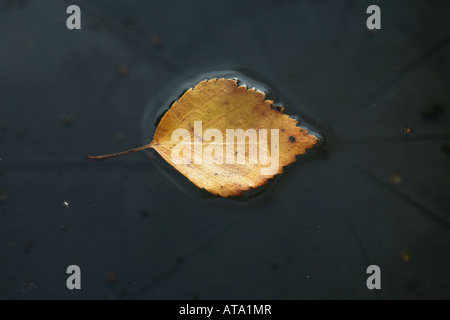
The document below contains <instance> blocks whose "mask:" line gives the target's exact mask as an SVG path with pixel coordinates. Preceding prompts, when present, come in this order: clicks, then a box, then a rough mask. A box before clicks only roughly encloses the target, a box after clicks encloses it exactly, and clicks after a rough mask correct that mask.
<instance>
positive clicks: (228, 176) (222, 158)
mask: <svg viewBox="0 0 450 320" xmlns="http://www.w3.org/2000/svg"><path fill="white" fill-rule="evenodd" d="M265 98H266V96H265V94H264V93H261V92H259V91H256V90H254V89H248V88H247V87H245V86H238V85H237V81H236V80H232V79H212V80H208V81H207V80H205V81H202V82H200V83H199V84H197V85H196V86H195V87H194V88H193V89H189V90H188V91H186V92H185V93H184V94H183V95H182V96H181V97H180V99H179V100H178V101H176V102H174V103H173V105H172V106H171V108H170V109H169V111H168V112H167V113H166V114H165V115H164V117H163V118H162V119H161V122H160V123H159V125H158V127H157V129H156V132H155V135H154V137H153V141H152V142H151V143H149V144H148V145H145V146H142V147H139V148H136V149H131V150H128V151H124V152H120V153H115V154H111V155H106V156H99V157H92V156H88V159H89V160H104V159H107V158H112V157H116V156H120V155H123V154H127V153H131V152H135V151H139V150H144V149H149V148H153V149H155V150H156V151H157V152H158V153H159V154H160V155H161V156H162V157H163V158H164V159H165V160H166V161H167V162H168V163H170V164H171V165H172V166H173V167H174V168H175V169H176V170H178V171H179V172H180V173H182V174H183V175H184V176H186V177H187V178H188V179H189V180H190V181H191V182H193V183H194V184H195V185H196V186H198V187H199V188H202V189H205V190H207V191H209V192H210V193H212V194H215V195H219V196H221V197H229V196H239V195H241V194H242V192H243V191H245V190H250V189H251V188H257V187H259V186H262V185H264V184H266V183H267V180H268V179H271V178H273V177H274V176H275V175H277V174H280V173H282V172H283V167H284V166H286V165H288V164H290V163H292V162H294V161H295V160H296V156H297V155H301V154H304V153H305V152H306V150H307V149H310V148H312V147H313V146H314V145H315V144H316V143H317V141H318V138H317V137H315V136H314V135H311V134H308V132H307V130H306V129H303V128H300V127H297V121H296V120H295V119H292V118H290V117H289V116H288V115H286V114H283V108H282V107H280V106H276V105H274V102H273V101H271V100H265Z"/></svg>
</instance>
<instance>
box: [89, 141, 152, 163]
mask: <svg viewBox="0 0 450 320" xmlns="http://www.w3.org/2000/svg"><path fill="white" fill-rule="evenodd" d="M152 147H153V144H151V143H150V144H146V145H145V146H142V147H138V148H134V149H130V150H126V151H122V152H117V153H112V154H107V155H103V156H86V159H87V160H91V161H103V160H106V159H111V158H116V157H120V156H124V155H126V154H129V153H133V152H137V151H141V150H146V149H150V148H152Z"/></svg>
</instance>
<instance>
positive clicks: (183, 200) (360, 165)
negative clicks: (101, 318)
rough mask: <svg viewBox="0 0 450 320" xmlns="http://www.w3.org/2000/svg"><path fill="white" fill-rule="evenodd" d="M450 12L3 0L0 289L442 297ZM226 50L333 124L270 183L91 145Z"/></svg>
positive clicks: (435, 8)
mask: <svg viewBox="0 0 450 320" xmlns="http://www.w3.org/2000/svg"><path fill="white" fill-rule="evenodd" d="M69 4H77V5H79V6H80V8H81V16H82V29H81V30H71V31H70V30H68V29H67V28H66V19H67V17H68V15H67V14H66V8H67V6H68V5H69ZM370 4H377V5H379V6H380V7H381V17H382V21H381V23H382V29H381V30H378V31H376V32H371V31H369V30H368V29H367V28H366V19H367V17H368V15H367V14H366V8H367V7H368V6H369V5H370ZM449 16H450V2H449V1H445V0H440V1H438V0H434V1H431V0H430V1H425V0H422V1H399V0H395V1H377V0H371V1H351V0H349V1H344V0H342V1H336V0H328V1H313V0H310V1H287V0H286V1H230V0H228V1H119V0H114V1H113V0H101V1H100V0H98V1H87V0H86V1H75V0H74V1H70V2H69V1H60V0H47V1H37V0H1V1H0V35H1V44H0V81H1V82H0V121H1V123H0V124H1V135H0V140H1V142H0V169H1V174H0V189H1V190H0V202H1V203H0V256H1V258H0V259H1V260H0V298H2V299H42V298H58V299H77V298H89V299H92V298H100V299H103V298H111V299H130V298H131V299H134V298H138V299H173V298H176V299H302V298H320V299H322V298H324V299H337V298H343V299H349V298H358V299H394V298H395V299H397V298H420V299H422V298H446V299H448V298H450V254H449V253H450V230H449V228H450V210H449V209H450V197H449V196H450V155H449V149H450V146H449V143H450V126H449V119H450V113H449V110H448V106H449V105H450V91H449V88H450V59H449V57H450V24H449ZM229 68H237V69H239V70H248V71H249V72H250V73H253V74H257V75H259V78H258V79H257V80H259V81H263V82H269V83H270V84H271V85H274V86H275V87H276V90H277V93H278V94H279V95H280V96H283V97H284V98H285V99H286V101H289V105H288V108H287V110H286V111H287V113H299V114H302V115H306V116H309V117H310V118H311V119H313V120H314V121H316V122H317V123H318V124H319V125H320V126H321V128H322V129H323V131H324V132H325V134H326V135H327V138H328V145H327V148H325V149H324V150H323V151H322V152H321V153H319V154H317V155H316V156H315V157H312V158H310V159H306V160H304V161H300V163H297V164H296V165H295V166H294V167H293V168H291V169H290V170H288V172H287V173H286V174H284V175H283V177H282V178H281V179H279V180H280V181H278V183H277V185H276V188H275V189H273V190H272V191H270V192H268V193H267V194H265V195H264V194H263V195H262V196H261V197H259V198H257V199H254V200H252V201H233V200H231V201H230V200H224V199H205V198H204V197H202V196H201V195H199V194H198V192H197V191H196V190H195V188H194V187H192V185H190V184H186V183H183V182H180V181H184V180H183V179H184V178H182V177H180V176H179V174H176V173H174V172H173V171H170V170H168V169H167V168H165V169H163V170H160V166H161V165H160V164H159V161H158V159H149V158H148V157H146V156H145V154H143V153H141V154H134V155H131V156H128V157H124V158H120V159H114V160H110V161H106V162H101V163H90V162H86V161H85V159H84V157H85V155H86V154H103V153H110V152H115V151H120V150H123V149H127V148H130V147H135V146H139V145H141V144H142V143H143V142H144V136H143V133H142V119H143V115H144V113H145V110H147V109H148V108H150V110H151V111H152V109H151V108H153V109H154V113H155V114H157V113H158V112H160V110H161V108H167V107H168V106H165V105H164V106H158V105H157V103H158V102H157V101H156V102H155V100H154V99H155V97H158V96H161V93H163V92H164V93H165V92H169V93H170V92H175V91H176V90H177V89H178V88H177V85H176V84H177V83H180V82H182V81H183V80H184V79H186V78H188V77H193V76H195V75H197V74H199V73H202V72H209V71H214V70H223V69H229ZM163 98H164V97H163ZM152 99H153V100H152ZM149 101H153V102H152V103H149ZM404 128H410V129H411V130H412V132H411V133H409V134H408V133H405V131H404ZM147 138H148V137H147ZM152 157H153V158H154V157H155V156H154V153H150V158H152ZM184 182H185V181H184ZM64 201H67V202H69V203H70V204H69V206H68V207H65V206H64V204H63V202H64ZM71 264H76V265H79V266H80V268H81V272H82V290H79V291H76V290H75V291H70V290H68V289H67V288H66V278H67V276H68V275H67V274H66V268H67V266H69V265H71ZM371 264H376V265H379V266H380V268H381V272H382V289H381V290H379V291H370V290H368V289H367V288H366V278H367V275H366V268H367V267H368V266H369V265H371Z"/></svg>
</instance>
